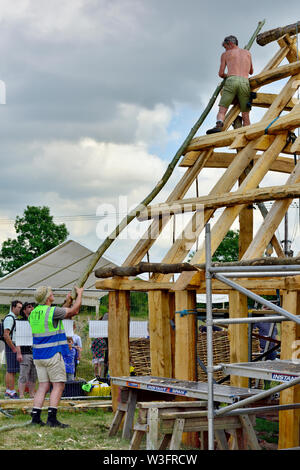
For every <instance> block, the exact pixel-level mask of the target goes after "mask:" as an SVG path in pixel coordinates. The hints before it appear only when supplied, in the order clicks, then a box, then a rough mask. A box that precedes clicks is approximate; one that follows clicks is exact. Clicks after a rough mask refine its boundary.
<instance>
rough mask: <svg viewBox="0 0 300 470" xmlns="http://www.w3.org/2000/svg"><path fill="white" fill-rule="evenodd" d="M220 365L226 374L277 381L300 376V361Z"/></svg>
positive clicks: (287, 380)
mask: <svg viewBox="0 0 300 470" xmlns="http://www.w3.org/2000/svg"><path fill="white" fill-rule="evenodd" d="M220 366H221V367H222V370H223V372H224V373H225V374H226V375H227V374H229V375H239V376H241V377H252V378H255V379H263V380H273V381H276V382H290V381H291V380H293V379H296V378H297V377H300V362H299V361H297V362H296V361H283V360H275V361H260V362H241V363H239V364H220Z"/></svg>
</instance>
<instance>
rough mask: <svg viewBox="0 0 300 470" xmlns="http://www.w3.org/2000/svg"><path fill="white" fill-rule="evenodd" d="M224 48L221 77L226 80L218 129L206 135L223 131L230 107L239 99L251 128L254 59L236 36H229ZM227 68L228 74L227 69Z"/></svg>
mask: <svg viewBox="0 0 300 470" xmlns="http://www.w3.org/2000/svg"><path fill="white" fill-rule="evenodd" d="M222 46H223V47H224V48H225V49H226V50H225V52H223V54H222V56H221V64H220V70H219V76H220V77H221V78H225V79H226V80H225V85H224V88H223V94H222V97H221V100H220V103H219V112H218V115H217V123H216V127H214V128H212V129H209V130H208V131H207V132H206V134H213V133H215V132H221V131H222V130H223V125H224V118H225V115H226V112H227V109H228V107H229V106H230V104H231V103H232V102H233V100H234V98H235V97H237V98H238V101H239V103H240V108H241V111H242V120H243V125H244V126H249V124H250V119H249V112H250V106H249V104H248V103H249V100H250V85H249V75H251V74H252V73H253V65H252V58H251V54H250V52H249V51H247V50H246V49H240V48H239V47H238V40H237V38H236V37H235V36H227V37H226V38H225V39H224V41H223V44H222ZM226 67H227V73H225V68H226Z"/></svg>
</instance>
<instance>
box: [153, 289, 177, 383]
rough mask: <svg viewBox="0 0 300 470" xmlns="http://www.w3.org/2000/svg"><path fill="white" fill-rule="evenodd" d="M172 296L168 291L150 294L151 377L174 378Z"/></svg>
mask: <svg viewBox="0 0 300 470" xmlns="http://www.w3.org/2000/svg"><path fill="white" fill-rule="evenodd" d="M170 296H172V297H173V295H172V294H169V293H168V292H166V291H149V293H148V303H149V335H150V358H151V375H153V376H157V377H173V371H172V370H173V366H172V335H171V324H170V320H171V319H172V318H173V317H174V312H173V311H172V309H174V304H173V303H172V301H171V299H170ZM172 304H173V307H172Z"/></svg>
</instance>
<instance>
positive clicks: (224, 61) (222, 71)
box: [219, 52, 227, 78]
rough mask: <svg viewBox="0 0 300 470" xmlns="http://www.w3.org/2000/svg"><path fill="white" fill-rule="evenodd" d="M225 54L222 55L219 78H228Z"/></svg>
mask: <svg viewBox="0 0 300 470" xmlns="http://www.w3.org/2000/svg"><path fill="white" fill-rule="evenodd" d="M225 54H226V53H225V52H223V54H222V55H221V64H220V69H219V77H221V78H226V77H227V73H225V68H226V56H225Z"/></svg>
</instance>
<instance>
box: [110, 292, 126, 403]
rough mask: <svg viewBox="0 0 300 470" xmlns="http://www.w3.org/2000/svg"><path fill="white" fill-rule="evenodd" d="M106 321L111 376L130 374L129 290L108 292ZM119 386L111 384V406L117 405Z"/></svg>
mask: <svg viewBox="0 0 300 470" xmlns="http://www.w3.org/2000/svg"><path fill="white" fill-rule="evenodd" d="M108 298H109V302H108V309H109V322H108V354H109V357H108V362H109V371H110V376H111V377H119V376H124V375H125V376H128V375H129V374H130V364H129V362H130V357H129V312H130V292H128V291H113V292H110V293H109V296H108ZM118 393H119V387H118V386H117V385H112V390H111V394H112V406H113V410H114V411H116V409H117V406H118Z"/></svg>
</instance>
